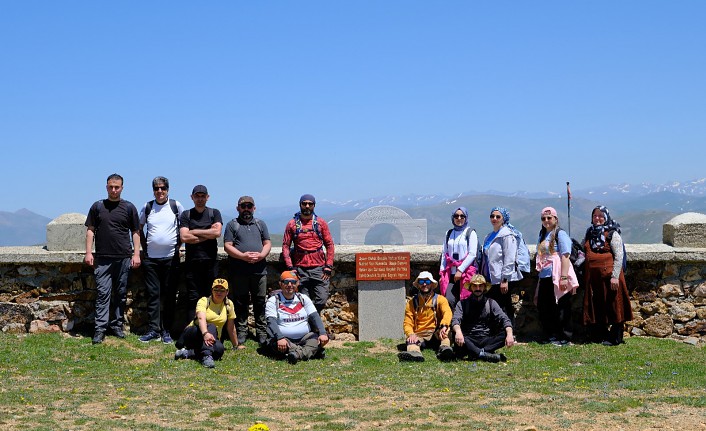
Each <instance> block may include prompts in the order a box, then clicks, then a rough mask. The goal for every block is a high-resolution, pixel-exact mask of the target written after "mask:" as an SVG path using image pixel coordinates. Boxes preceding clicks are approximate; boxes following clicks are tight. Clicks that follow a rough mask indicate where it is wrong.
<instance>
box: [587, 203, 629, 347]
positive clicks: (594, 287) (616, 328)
mask: <svg viewBox="0 0 706 431" xmlns="http://www.w3.org/2000/svg"><path fill="white" fill-rule="evenodd" d="M591 221H592V224H591V226H590V227H589V228H588V229H586V236H585V238H584V241H583V242H584V247H585V250H586V263H585V269H584V272H585V280H586V292H585V294H584V298H583V323H584V324H585V325H587V326H588V327H589V329H590V332H591V335H592V337H593V338H594V341H598V342H602V343H603V344H605V345H609V346H615V345H617V344H620V343H622V342H623V331H624V329H625V328H624V327H625V322H626V321H628V320H632V319H633V315H632V308H631V305H630V294H629V293H628V287H627V284H626V283H625V273H624V271H623V256H624V253H625V246H624V244H623V239H622V238H621V237H620V224H618V222H617V221H615V220H613V219H612V218H611V217H610V213H609V212H608V209H607V208H606V207H604V206H602V205H601V206H597V207H595V208H594V209H593V212H592V213H591Z"/></svg>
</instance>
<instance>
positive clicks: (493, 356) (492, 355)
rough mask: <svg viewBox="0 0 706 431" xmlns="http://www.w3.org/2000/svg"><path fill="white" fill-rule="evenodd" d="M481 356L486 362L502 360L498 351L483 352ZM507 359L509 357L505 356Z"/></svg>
mask: <svg viewBox="0 0 706 431" xmlns="http://www.w3.org/2000/svg"><path fill="white" fill-rule="evenodd" d="M503 356H505V355H503ZM479 357H480V359H481V360H483V361H485V362H500V361H501V360H502V358H501V357H500V355H498V354H497V353H487V352H486V353H485V354H483V355H481V356H479ZM505 360H507V358H505Z"/></svg>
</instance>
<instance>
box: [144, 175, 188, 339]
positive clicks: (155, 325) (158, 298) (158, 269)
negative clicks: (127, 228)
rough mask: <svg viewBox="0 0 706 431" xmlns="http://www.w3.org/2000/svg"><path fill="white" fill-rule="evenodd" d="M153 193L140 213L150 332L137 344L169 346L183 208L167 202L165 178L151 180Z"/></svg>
mask: <svg viewBox="0 0 706 431" xmlns="http://www.w3.org/2000/svg"><path fill="white" fill-rule="evenodd" d="M152 192H153V193H154V199H153V200H151V201H149V202H146V203H145V205H144V206H143V207H142V209H141V210H140V243H141V244H142V253H143V256H142V268H143V269H144V278H145V287H146V290H147V314H148V317H149V329H148V331H147V333H145V334H144V335H143V336H141V337H140V341H142V342H144V343H147V342H150V341H152V340H159V339H161V340H162V342H163V343H165V344H170V343H172V341H173V340H172V337H171V335H170V333H169V332H170V330H171V329H172V325H173V324H174V308H175V306H176V292H177V287H178V281H179V277H178V273H179V247H180V246H181V243H180V241H179V216H180V215H181V213H182V212H184V207H183V206H182V205H181V203H180V202H179V201H176V200H174V199H169V180H168V179H167V178H165V177H161V176H160V177H155V178H154V179H153V180H152ZM145 226H147V229H146V231H145Z"/></svg>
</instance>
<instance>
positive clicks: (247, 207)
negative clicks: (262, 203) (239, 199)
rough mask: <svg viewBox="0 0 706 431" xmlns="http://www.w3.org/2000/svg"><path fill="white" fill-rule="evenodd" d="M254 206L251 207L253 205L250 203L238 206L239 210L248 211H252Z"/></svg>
mask: <svg viewBox="0 0 706 431" xmlns="http://www.w3.org/2000/svg"><path fill="white" fill-rule="evenodd" d="M254 206H255V205H253V204H251V203H242V204H240V208H241V209H249V210H251V209H253V207H254Z"/></svg>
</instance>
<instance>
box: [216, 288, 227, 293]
mask: <svg viewBox="0 0 706 431" xmlns="http://www.w3.org/2000/svg"><path fill="white" fill-rule="evenodd" d="M213 292H214V293H225V292H227V290H225V289H213Z"/></svg>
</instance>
